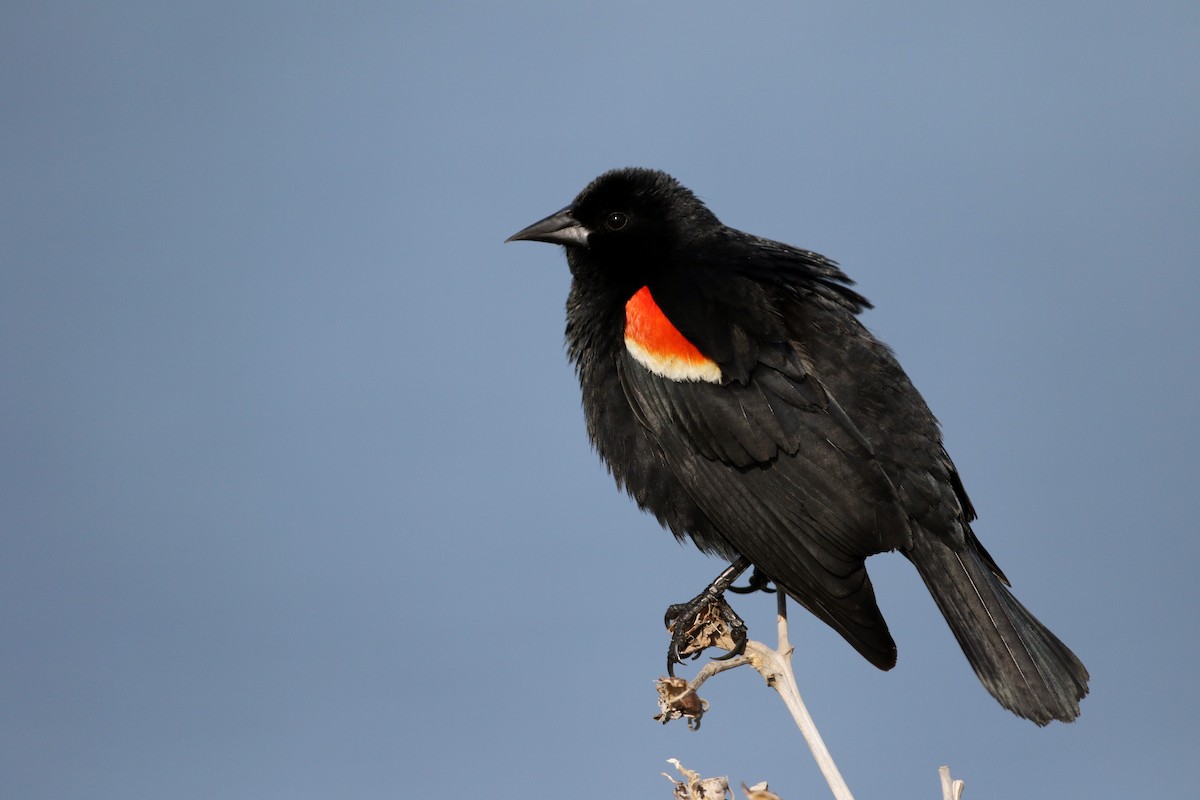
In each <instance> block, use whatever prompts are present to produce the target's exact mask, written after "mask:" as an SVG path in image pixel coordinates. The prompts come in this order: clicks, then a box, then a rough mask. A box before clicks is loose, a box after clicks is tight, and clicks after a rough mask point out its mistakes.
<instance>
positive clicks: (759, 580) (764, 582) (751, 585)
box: [728, 567, 775, 594]
mask: <svg viewBox="0 0 1200 800" xmlns="http://www.w3.org/2000/svg"><path fill="white" fill-rule="evenodd" d="M728 591H731V592H733V593H734V594H752V593H754V592H766V593H767V594H774V593H775V587H773V586H772V585H771V579H770V578H768V577H767V576H766V575H764V574H763V573H762V571H760V570H759V568H758V567H755V568H754V571H753V572H751V573H750V580H748V581H746V585H745V586H730V587H729V590H728Z"/></svg>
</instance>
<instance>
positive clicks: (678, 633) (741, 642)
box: [663, 558, 754, 677]
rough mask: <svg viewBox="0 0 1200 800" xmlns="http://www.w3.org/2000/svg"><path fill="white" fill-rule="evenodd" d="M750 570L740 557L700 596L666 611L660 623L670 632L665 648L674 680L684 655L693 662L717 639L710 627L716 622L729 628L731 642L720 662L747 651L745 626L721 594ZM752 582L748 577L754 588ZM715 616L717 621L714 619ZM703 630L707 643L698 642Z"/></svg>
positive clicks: (747, 562)
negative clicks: (704, 630)
mask: <svg viewBox="0 0 1200 800" xmlns="http://www.w3.org/2000/svg"><path fill="white" fill-rule="evenodd" d="M749 567H750V562H749V561H748V560H747V559H745V558H739V559H738V560H737V561H735V562H734V563H732V564H730V565H729V566H728V567H727V568H726V569H725V570H724V571H723V572H722V573H721V574H720V575H718V576H717V579H716V580H714V581H713V582H712V583H710V584H709V585H708V587H707V588H705V590H704V591H702V592H701V593H700V594H698V595H696V596H695V597H693V598H692V599H691V600H689V601H688V602H686V603H677V604H675V605H672V606H670V607H668V608H667V613H666V614H665V615H664V616H663V621H664V623H665V624H666V626H667V629H668V630H670V631H671V644H670V645H669V646H668V647H667V674H668V675H670V676H671V677H675V665H676V664H682V663H683V659H684V658H686V657H687V655H690V656H691V657H692V658H693V659H696V658H699V657H700V653H701V651H703V650H704V649H706V648H707V647H710V646H711V645H713V644H715V643H716V642H715V639H716V638H717V637H716V636H715V635H714V633H715V632H716V631H715V630H714V628H713V627H712V626H713V624H714V622H715V623H717V628H719V627H720V624H723V625H724V626H725V627H726V628H728V634H729V636H730V638H731V639H732V640H733V643H734V648H733V649H732V650H730V651H729V653H728V654H726V655H724V656H720V657H719V658H720V659H722V660H723V659H727V658H732V657H734V656H737V655H741V654H742V652H743V651H744V650H745V649H746V623H745V622H743V621H742V618H741V617H739V616H738V615H737V614H736V613H735V612H734V610H733V609H732V608H731V607H730V606H729V604H728V603H727V602H725V597H724V593H725V590H726V589H728V588H729V586H730V584H732V583H733V582H734V581H735V580H737V578H738V576H739V575H741V574H742V573H743V572H745V571H746V570H747V569H749ZM753 583H754V579H753V578H751V584H752V585H753ZM705 614H707V615H708V618H707V620H705V619H702V616H703V615H705ZM714 614H715V616H716V620H714V619H713V615H714ZM706 627H707V628H708V631H707V632H708V640H707V641H705V640H702V639H700V636H699V634H700V633H702V632H703V629H705V628H706ZM688 650H694V652H692V653H688V652H687V651H688Z"/></svg>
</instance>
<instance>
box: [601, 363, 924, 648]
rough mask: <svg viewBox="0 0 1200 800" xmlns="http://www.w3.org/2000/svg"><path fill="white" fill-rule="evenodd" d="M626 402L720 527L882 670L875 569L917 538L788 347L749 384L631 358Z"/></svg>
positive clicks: (853, 436) (870, 459)
mask: <svg viewBox="0 0 1200 800" xmlns="http://www.w3.org/2000/svg"><path fill="white" fill-rule="evenodd" d="M620 375H621V381H622V385H623V387H624V389H625V393H626V397H627V399H628V400H629V403H630V405H631V406H632V407H633V409H634V413H635V414H636V415H637V417H638V419H639V421H640V422H641V424H642V425H643V426H645V427H646V429H647V430H648V431H649V432H650V434H651V435H652V437H653V438H654V440H655V441H656V442H657V444H658V446H659V447H660V448H661V451H662V453H663V455H664V457H665V460H666V461H667V463H668V464H669V465H670V467H671V469H672V471H673V472H674V473H675V475H676V477H677V478H678V479H679V481H680V483H681V484H682V485H683V486H684V488H685V490H686V491H687V492H688V493H689V495H690V496H691V498H692V499H693V501H694V502H695V503H696V504H697V505H698V506H699V507H700V508H701V509H702V510H703V512H704V513H705V515H706V516H708V518H709V519H710V520H711V521H712V523H713V525H714V526H715V527H716V528H717V529H718V530H719V531H720V532H721V534H722V535H723V536H724V537H725V538H726V539H727V540H728V541H729V543H730V544H731V545H732V546H733V547H734V548H735V549H736V550H737V551H738V552H740V553H741V554H743V555H745V556H746V557H747V558H749V559H750V561H751V562H753V563H754V564H755V566H757V567H758V568H759V569H761V570H762V571H763V572H765V573H766V574H767V575H769V576H770V577H771V579H772V580H774V581H775V583H776V584H777V585H778V586H780V587H781V588H783V589H784V590H786V591H787V593H788V594H789V595H790V596H791V597H793V598H794V599H795V600H796V601H797V602H799V603H801V604H802V605H804V606H805V607H806V608H808V609H809V610H810V611H811V612H812V613H813V614H815V615H816V616H818V617H820V618H821V619H823V620H824V621H825V622H827V623H828V624H829V625H831V626H832V627H833V628H834V629H836V630H837V631H838V632H839V633H841V634H842V635H843V636H844V637H845V638H846V639H847V640H848V641H849V642H850V643H851V644H852V645H854V647H855V648H856V649H857V650H858V651H859V652H860V653H862V654H863V656H865V657H866V658H867V659H868V660H869V661H871V662H872V663H873V664H875V665H876V666H879V667H881V668H884V669H887V668H889V667H891V666H893V665H894V664H895V660H896V646H895V643H894V642H893V641H892V638H891V635H890V634H889V633H888V630H887V624H886V623H885V622H884V620H883V617H882V616H881V614H880V612H879V609H878V607H877V606H876V603H875V594H874V590H873V589H872V586H871V582H870V579H869V578H868V576H867V572H866V568H865V565H864V560H865V558H866V557H867V556H868V555H871V554H873V553H879V552H882V551H884V550H890V549H894V548H896V547H902V546H905V545H906V543H907V542H908V540H909V538H910V536H909V533H908V528H907V522H906V519H905V515H904V514H903V513H901V512H900V504H899V503H898V500H897V494H896V488H895V487H894V486H893V485H892V483H891V481H890V480H889V479H888V477H887V475H886V474H885V473H884V471H883V470H882V469H881V468H880V466H879V464H878V463H877V461H876V459H875V456H874V453H873V451H872V448H871V444H870V442H869V441H868V440H867V439H866V437H865V436H863V434H862V433H861V431H859V430H858V428H857V427H856V426H855V425H854V423H853V422H852V421H851V420H850V418H849V417H848V416H847V415H846V413H845V411H844V410H843V409H842V408H841V406H840V405H839V404H838V402H837V399H836V398H835V397H833V396H832V395H831V394H830V393H829V391H828V390H827V389H826V387H825V386H823V385H822V383H821V381H820V380H819V379H818V378H817V377H816V376H815V375H812V374H810V373H808V372H807V371H806V370H805V369H804V367H803V365H802V363H801V360H800V358H799V357H798V354H797V353H796V352H795V351H794V350H793V349H791V348H790V347H788V346H786V345H781V346H775V347H767V348H761V349H760V352H759V360H758V362H757V363H756V364H755V365H754V366H753V368H752V369H749V370H748V380H747V381H746V382H745V383H741V382H728V383H724V384H713V383H706V382H697V381H682V382H681V381H673V380H669V379H666V378H663V377H661V376H659V375H657V374H655V373H653V372H650V371H649V370H647V369H645V368H644V367H643V366H642V365H641V364H639V363H638V362H636V361H635V360H634V359H633V358H632V357H631V356H629V355H628V354H626V355H625V356H624V357H623V359H622V362H621V364H620Z"/></svg>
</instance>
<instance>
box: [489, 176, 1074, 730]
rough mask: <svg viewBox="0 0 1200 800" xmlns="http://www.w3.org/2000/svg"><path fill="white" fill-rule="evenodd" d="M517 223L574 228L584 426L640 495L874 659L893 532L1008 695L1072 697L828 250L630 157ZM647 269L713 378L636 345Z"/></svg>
mask: <svg viewBox="0 0 1200 800" xmlns="http://www.w3.org/2000/svg"><path fill="white" fill-rule="evenodd" d="M512 238H513V239H531V240H536V241H546V242H552V243H558V244H563V245H564V246H565V247H566V251H567V261H568V263H569V265H570V268H571V273H572V278H573V280H572V286H571V292H570V297H569V299H568V301H567V343H568V353H569V356H570V358H571V360H572V361H573V362H574V364H575V366H576V369H577V372H578V374H579V379H580V385H581V387H582V391H583V406H584V411H585V416H586V419H587V426H588V434H589V436H590V437H591V440H592V442H593V443H594V445H595V447H596V449H597V451H598V452H599V453H600V456H601V457H602V458H603V459H604V461H605V463H606V464H607V465H608V468H609V469H610V471H611V472H612V474H613V476H614V477H615V478H616V480H617V483H618V484H619V485H620V486H621V487H623V488H624V489H625V490H626V491H628V492H629V494H630V495H631V496H632V497H633V498H634V500H635V501H636V502H637V503H638V504H639V505H640V506H641V507H642V508H644V509H646V510H648V511H650V512H652V513H653V514H654V515H655V516H656V517H657V518H658V520H659V521H660V522H661V523H662V524H663V525H664V526H666V527H668V528H669V529H670V530H671V531H672V532H673V533H674V534H675V535H676V536H677V537H680V538H683V537H689V538H690V539H692V540H693V541H694V542H695V543H696V545H697V546H699V547H700V548H701V549H702V550H704V551H706V552H710V553H714V554H717V555H721V556H724V557H725V558H728V559H730V560H734V559H736V558H738V557H739V556H745V557H746V558H748V559H749V560H750V561H751V562H752V563H753V564H754V565H755V566H756V567H757V568H758V569H759V570H760V571H761V572H763V573H764V574H765V575H767V576H769V577H770V579H771V580H772V581H774V582H775V584H776V585H777V586H778V587H779V588H781V589H783V590H784V591H786V592H787V593H788V595H789V596H791V597H792V598H794V599H795V600H796V601H797V602H799V603H801V604H802V605H804V606H805V607H806V608H807V609H808V610H809V611H811V612H812V613H813V614H815V615H816V616H818V617H819V618H821V619H822V620H824V621H825V622H827V623H828V624H829V625H831V626H832V627H833V628H834V629H836V630H837V631H838V632H839V633H841V634H842V636H844V637H845V638H846V640H847V641H848V642H850V644H852V645H853V646H854V647H855V648H856V649H857V650H858V651H859V652H860V653H862V655H863V656H864V657H866V658H867V659H868V660H869V661H871V663H873V664H875V665H876V666H878V667H880V668H883V669H888V668H890V667H891V666H893V665H894V664H895V660H896V646H895V643H894V642H893V641H892V637H891V635H890V634H889V632H888V629H887V624H886V623H885V622H884V619H883V617H882V615H881V614H880V611H879V609H878V607H877V605H876V603H875V596H874V591H873V589H872V587H871V582H870V578H869V577H868V575H867V571H866V567H865V565H864V559H865V558H866V557H867V556H869V555H872V554H875V553H880V552H884V551H888V550H900V551H901V552H902V553H903V554H904V555H905V556H906V557H907V558H908V559H909V560H910V561H911V562H912V563H913V564H914V565H915V566H916V567H917V570H918V572H920V574H921V577H922V578H923V580H924V581H925V583H926V585H927V586H928V587H929V590H930V592H931V593H932V594H933V596H934V599H935V601H936V602H937V604H938V607H939V608H940V609H941V610H942V613H943V614H944V616H945V617H946V620H947V622H948V623H949V624H950V627H951V629H952V630H953V631H954V634H955V636H956V638H957V639H958V641H959V643H960V644H961V645H962V647H963V651H964V653H965V654H966V655H967V657H968V660H969V661H970V662H971V665H972V667H973V668H974V669H975V671H976V674H977V675H978V676H979V678H980V680H981V681H982V682H983V683H984V685H985V686H986V687H987V688H988V690H989V691H990V692H991V693H992V694H993V695H994V696H995V697H996V698H997V699H998V700H999V701H1000V702H1001V703H1002V704H1003V705H1004V706H1005V707H1007V708H1009V709H1011V710H1012V711H1014V712H1015V713H1017V714H1019V715H1021V716H1024V717H1027V718H1029V719H1031V720H1033V721H1034V722H1037V723H1038V724H1045V723H1047V722H1049V721H1050V720H1053V719H1058V720H1064V721H1070V720H1072V719H1074V718H1075V717H1076V716H1077V715H1078V713H1079V700H1080V699H1081V698H1082V697H1083V696H1084V695H1085V694H1086V693H1087V679H1088V674H1087V670H1086V669H1085V668H1084V667H1083V665H1082V664H1081V663H1080V662H1079V660H1078V659H1077V658H1076V657H1075V656H1074V654H1072V653H1071V651H1070V650H1068V649H1067V648H1066V646H1065V645H1063V644H1062V643H1061V642H1060V641H1059V640H1058V639H1057V638H1055V637H1054V635H1053V634H1052V633H1050V632H1049V631H1048V630H1047V629H1046V628H1044V627H1043V626H1042V625H1041V624H1040V623H1039V622H1038V621H1037V620H1036V619H1035V618H1034V617H1033V616H1032V615H1031V614H1029V612H1028V611H1027V610H1025V608H1024V607H1022V606H1021V605H1020V604H1019V603H1018V602H1017V601H1016V599H1015V598H1014V597H1013V596H1012V595H1011V593H1010V592H1009V590H1008V588H1007V585H1008V581H1007V579H1006V578H1005V577H1004V575H1003V573H1002V572H1001V571H1000V569H999V567H997V566H996V564H995V562H994V561H993V560H992V558H991V556H989V555H988V553H987V551H986V550H984V549H983V546H982V545H981V544H980V543H979V541H978V540H977V539H976V538H975V535H974V533H973V531H972V530H971V526H970V523H971V521H972V520H973V519H974V517H975V512H974V509H973V508H972V506H971V503H970V500H969V499H968V498H967V494H966V492H965V491H964V489H963V486H962V483H961V481H960V480H959V477H958V473H957V472H956V470H955V468H954V465H953V463H952V462H951V460H950V457H949V455H947V453H946V451H945V449H944V448H943V446H942V439H941V433H940V431H939V428H938V424H937V421H936V420H935V418H934V417H933V414H932V413H931V412H930V411H929V409H928V407H927V406H926V404H925V402H924V400H923V399H922V398H921V395H920V394H919V393H918V392H917V390H916V389H915V388H914V387H913V386H912V384H911V383H910V382H909V380H908V377H907V376H906V375H905V373H904V371H903V369H901V367H900V365H899V364H898V363H897V361H896V359H895V358H894V357H893V355H892V353H891V351H890V350H889V349H888V348H887V347H886V346H885V345H884V344H882V343H881V342H879V341H878V340H877V339H875V338H874V336H872V335H871V333H870V332H869V331H867V330H866V328H864V327H863V326H862V324H861V323H860V321H859V319H858V314H859V312H860V311H862V310H863V309H864V308H867V307H869V303H867V301H866V300H865V299H864V298H863V297H862V296H861V295H859V294H858V293H857V292H855V291H854V290H853V289H852V288H850V287H851V284H852V282H851V281H850V280H849V278H848V277H847V276H846V275H845V274H844V273H842V271H841V270H840V269H839V268H838V267H837V265H836V264H835V263H834V262H832V261H830V260H828V259H826V258H824V257H823V256H820V255H818V254H816V253H812V252H809V251H806V250H800V249H798V248H794V247H790V246H788V245H785V244H781V243H778V242H773V241H769V240H766V239H762V238H759V237H756V236H752V235H749V234H746V233H742V232H741V231H737V230H734V229H732V228H729V227H726V226H725V225H723V224H722V223H721V222H720V221H719V220H718V219H717V218H716V217H715V216H714V215H713V214H712V213H711V212H710V211H709V210H708V209H707V208H706V207H705V206H704V204H703V203H701V202H700V201H699V200H698V199H697V198H696V197H695V196H694V195H693V194H692V193H691V192H690V191H688V190H687V189H686V188H684V187H683V186H681V185H680V184H679V183H678V182H676V181H675V180H674V179H673V178H671V177H670V176H668V175H666V174H665V173H662V172H656V171H651V170H643V169H625V170H616V171H613V172H609V173H606V174H604V175H602V176H600V177H599V178H597V179H596V180H595V181H593V182H592V184H591V185H589V186H588V187H587V188H586V189H584V191H583V192H581V193H580V195H579V196H578V197H577V198H576V199H575V201H574V202H573V203H572V204H571V205H570V206H568V207H567V208H565V209H563V210H562V211H560V212H558V213H557V214H555V215H551V216H550V217H547V218H546V219H544V220H542V221H540V222H538V223H535V224H534V225H531V226H529V227H528V228H526V229H525V230H523V231H521V232H519V233H518V234H515V235H514V236H513V237H512ZM643 287H648V288H649V291H650V294H651V295H652V297H653V300H654V302H655V303H656V304H657V307H658V308H659V309H661V312H662V314H663V315H665V316H666V318H667V319H668V320H669V321H670V323H672V324H673V325H674V327H675V328H676V329H677V330H678V332H679V333H680V334H682V335H683V337H684V338H686V340H687V341H688V342H690V343H691V344H692V345H694V346H695V348H696V349H698V350H699V352H700V353H701V354H702V355H703V356H704V357H706V358H707V359H709V360H711V362H715V364H716V366H718V367H719V380H716V381H712V380H708V379H679V378H678V377H670V376H669V375H668V374H667V373H665V372H663V371H662V370H659V369H657V368H653V367H651V368H648V367H647V363H649V362H644V361H643V360H639V358H637V357H635V354H634V353H633V351H632V350H631V347H632V345H630V346H627V344H626V339H625V336H626V303H627V302H628V301H629V300H630V298H631V297H633V296H634V295H635V294H636V293H637V292H638V291H639V290H640V289H642V288H643Z"/></svg>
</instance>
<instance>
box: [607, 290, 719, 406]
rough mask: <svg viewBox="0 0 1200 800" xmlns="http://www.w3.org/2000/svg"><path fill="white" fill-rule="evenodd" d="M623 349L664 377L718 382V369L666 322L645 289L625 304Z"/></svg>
mask: <svg viewBox="0 0 1200 800" xmlns="http://www.w3.org/2000/svg"><path fill="white" fill-rule="evenodd" d="M625 348H626V349H627V350H628V351H629V354H630V355H631V356H633V358H634V360H635V361H637V362H638V363H639V364H641V365H642V366H643V367H645V368H646V369H648V370H650V371H651V372H653V373H655V374H657V375H661V376H662V377H664V378H668V379H670V380H673V381H708V382H709V383H720V382H721V368H720V367H718V366H717V364H716V362H715V361H713V360H712V359H710V358H708V357H707V356H705V355H704V354H703V353H701V352H700V350H699V348H697V347H696V345H694V344H692V343H691V342H689V341H688V340H687V338H686V337H685V336H684V335H683V334H682V333H680V332H679V329H678V328H676V327H675V326H674V325H673V324H672V323H671V320H669V319H667V315H666V314H664V313H663V311H662V309H661V308H659V307H658V303H656V302H654V297H653V296H651V294H650V287H649V286H643V287H642V288H641V289H639V290H638V292H637V293H636V294H635V295H634V296H633V297H631V298H629V302H627V303H626V304H625Z"/></svg>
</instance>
